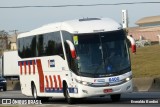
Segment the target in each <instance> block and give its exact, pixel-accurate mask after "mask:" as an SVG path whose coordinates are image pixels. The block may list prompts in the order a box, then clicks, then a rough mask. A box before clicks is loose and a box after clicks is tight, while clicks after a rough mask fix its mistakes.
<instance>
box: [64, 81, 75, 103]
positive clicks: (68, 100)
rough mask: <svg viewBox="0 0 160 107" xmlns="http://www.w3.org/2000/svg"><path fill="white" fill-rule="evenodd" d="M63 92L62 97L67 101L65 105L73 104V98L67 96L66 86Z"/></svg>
mask: <svg viewBox="0 0 160 107" xmlns="http://www.w3.org/2000/svg"><path fill="white" fill-rule="evenodd" d="M64 91H65V92H64V95H65V98H66V100H67V103H68V104H74V103H75V100H74V98H71V97H70V96H69V90H68V86H67V84H66V86H65V90H64Z"/></svg>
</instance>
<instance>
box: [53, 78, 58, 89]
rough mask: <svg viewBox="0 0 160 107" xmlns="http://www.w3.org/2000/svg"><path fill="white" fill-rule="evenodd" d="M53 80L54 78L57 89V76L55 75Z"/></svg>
mask: <svg viewBox="0 0 160 107" xmlns="http://www.w3.org/2000/svg"><path fill="white" fill-rule="evenodd" d="M53 78H54V83H55V88H56V89H57V79H56V76H55V75H54V76H53Z"/></svg>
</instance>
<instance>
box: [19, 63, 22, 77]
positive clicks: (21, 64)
mask: <svg viewBox="0 0 160 107" xmlns="http://www.w3.org/2000/svg"><path fill="white" fill-rule="evenodd" d="M19 65H20V74H21V75H22V62H19Z"/></svg>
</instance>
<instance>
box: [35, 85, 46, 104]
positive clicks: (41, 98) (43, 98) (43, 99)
mask: <svg viewBox="0 0 160 107" xmlns="http://www.w3.org/2000/svg"><path fill="white" fill-rule="evenodd" d="M32 96H33V98H34V99H35V100H41V101H42V102H47V101H48V100H49V97H39V96H38V95H37V89H36V86H35V84H32Z"/></svg>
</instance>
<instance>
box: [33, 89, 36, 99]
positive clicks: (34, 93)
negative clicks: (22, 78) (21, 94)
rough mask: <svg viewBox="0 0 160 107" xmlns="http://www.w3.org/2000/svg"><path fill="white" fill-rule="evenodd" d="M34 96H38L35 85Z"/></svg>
mask: <svg viewBox="0 0 160 107" xmlns="http://www.w3.org/2000/svg"><path fill="white" fill-rule="evenodd" d="M33 97H34V98H35V99H36V98H37V90H36V87H34V90H33Z"/></svg>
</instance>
